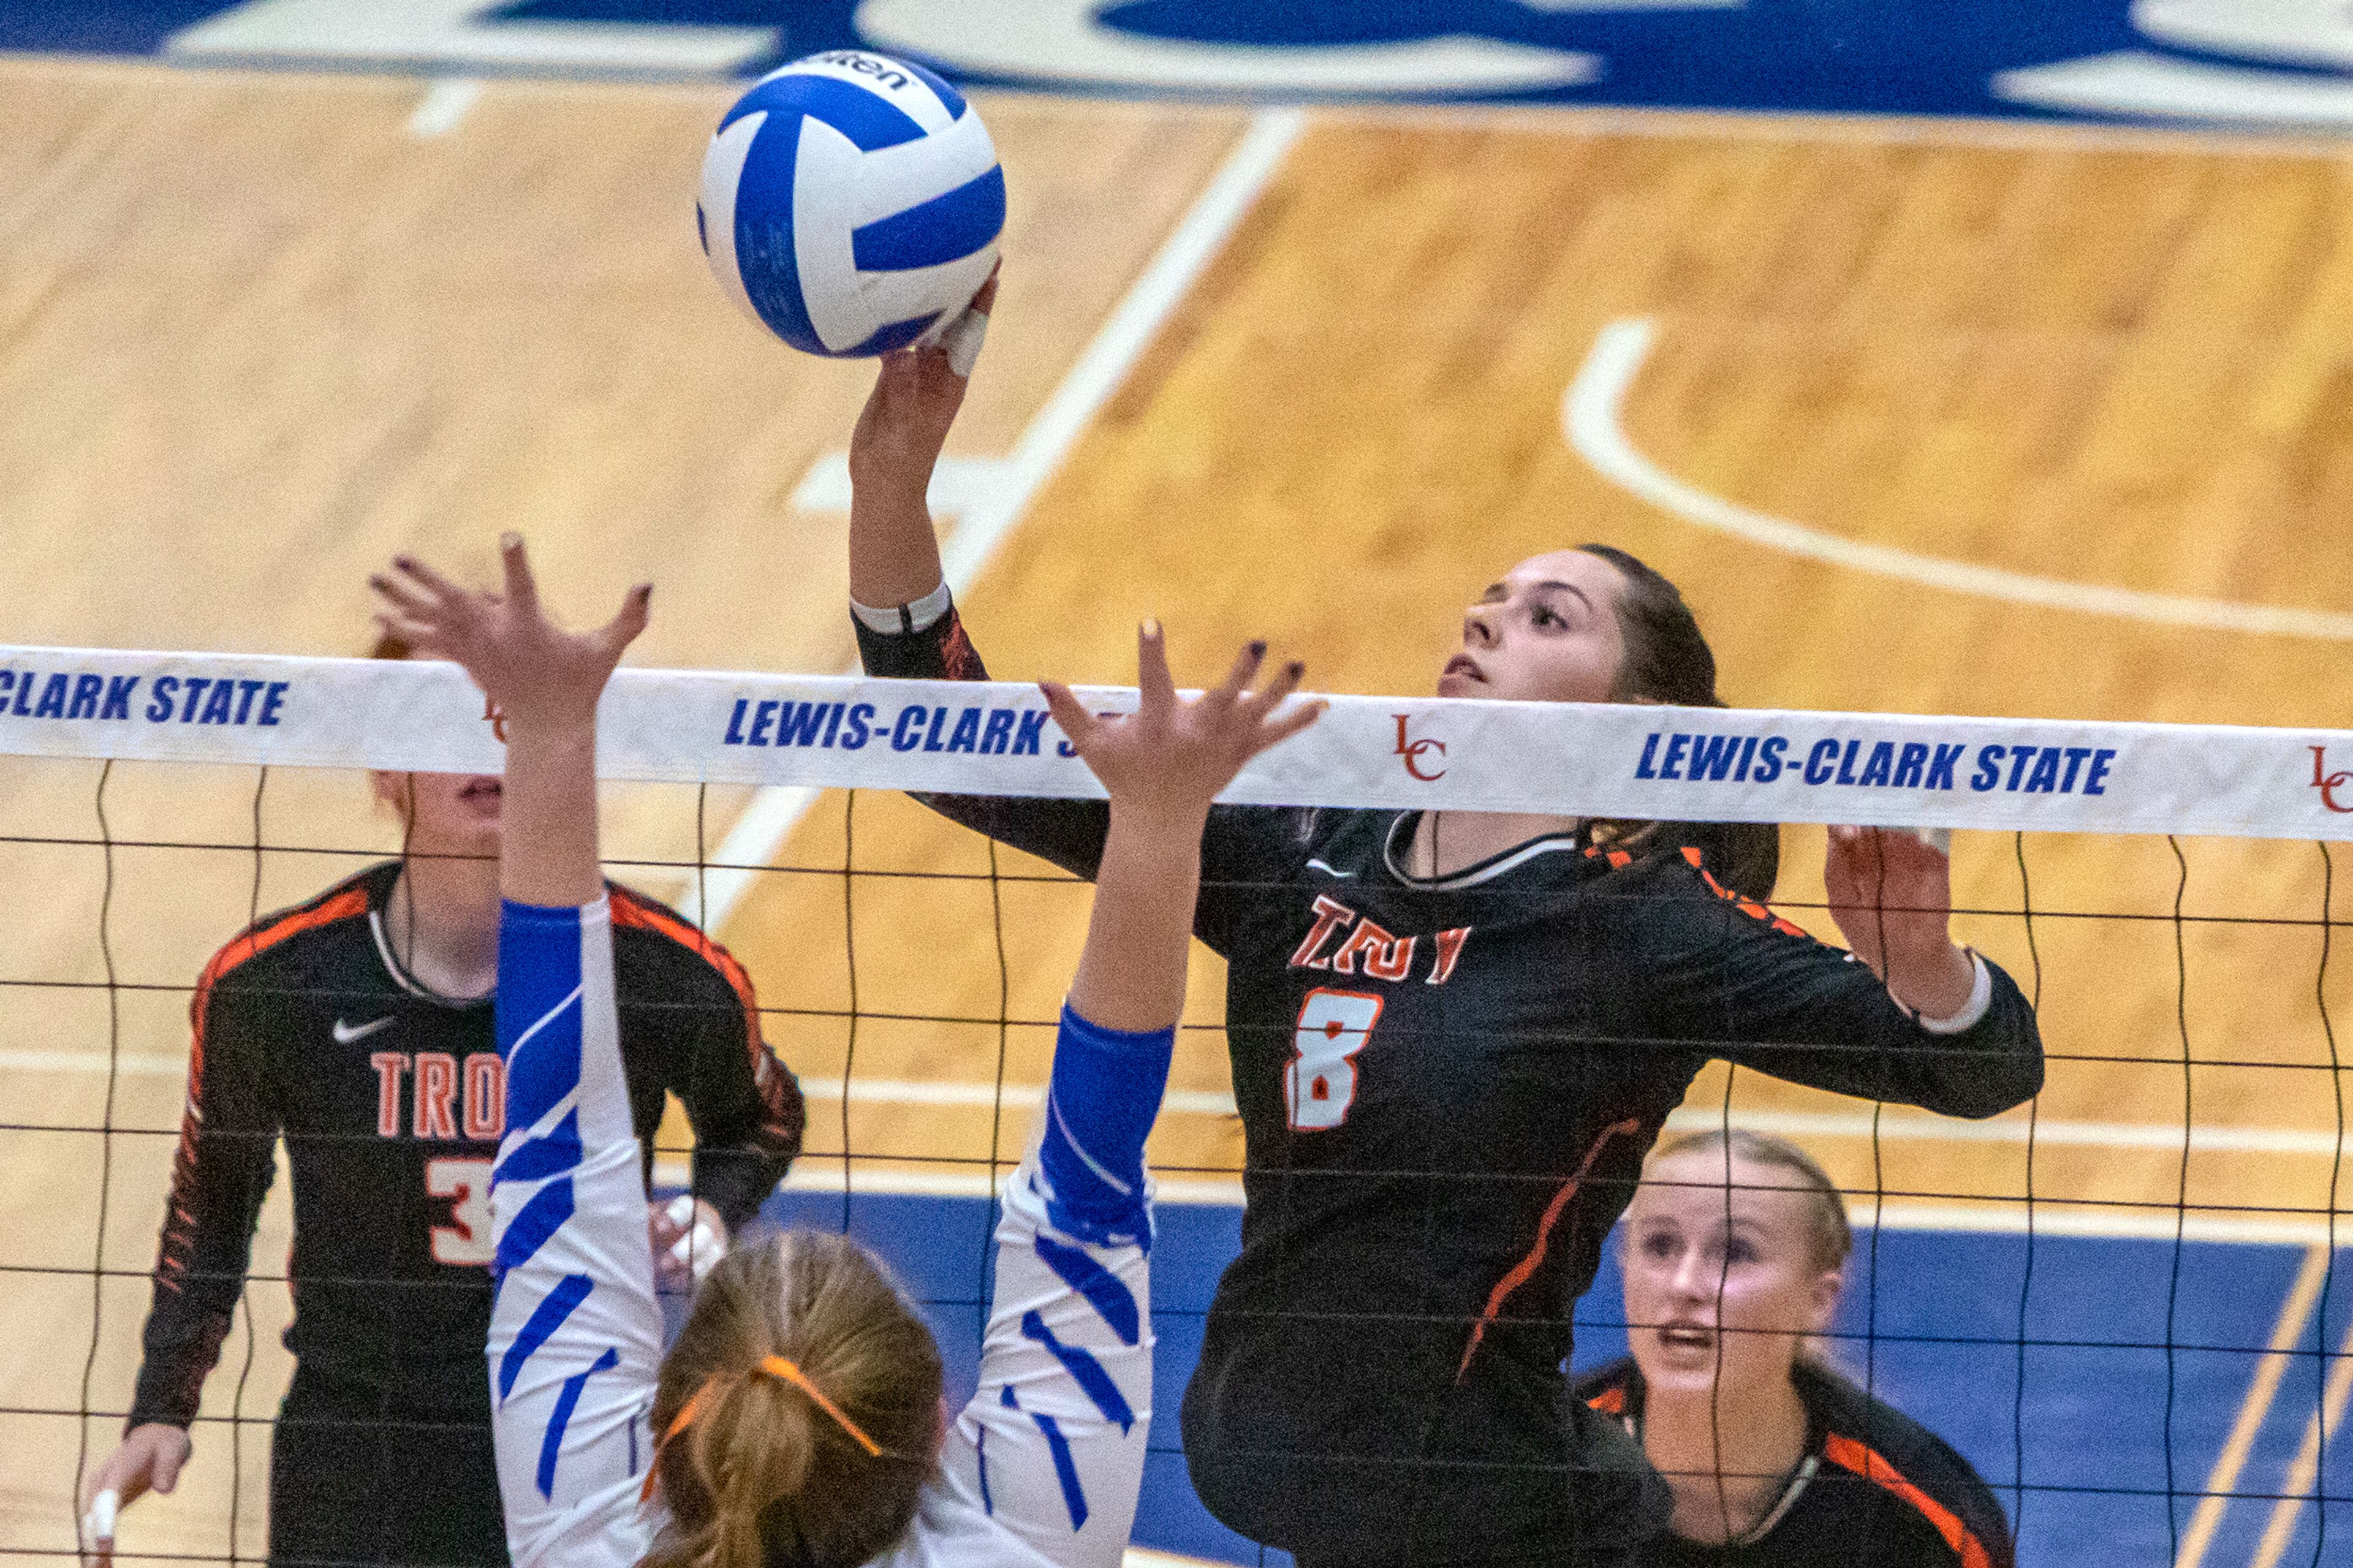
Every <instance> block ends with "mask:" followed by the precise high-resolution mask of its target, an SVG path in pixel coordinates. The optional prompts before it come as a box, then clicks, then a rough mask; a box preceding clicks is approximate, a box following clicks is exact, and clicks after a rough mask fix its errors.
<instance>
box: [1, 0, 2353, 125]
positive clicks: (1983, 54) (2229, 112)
mask: <svg viewBox="0 0 2353 1568" xmlns="http://www.w3.org/2000/svg"><path fill="white" fill-rule="evenodd" d="M852 44H862V45H866V46H869V47H875V48H880V49H884V50H893V51H898V52H902V53H905V54H911V55H915V56H918V57H921V58H925V59H928V60H930V61H933V62H935V63H936V64H938V65H939V66H940V67H942V68H944V69H945V70H946V71H947V72H948V73H950V74H951V75H953V76H955V77H958V78H961V79H965V80H971V81H981V82H999V83H1009V84H1018V85H1020V86H1023V87H1032V88H1050V89H1068V90H1071V91H1081V92H1125V93H1142V94H1153V95H1178V96H1204V97H1219V98H1234V97H1241V98H1249V99H1262V100H1318V99H1341V100H1366V99H1371V100H1466V99H1467V100H1522V101H1526V100H1535V101H1540V102H1549V103H1564V104H1593V105H1629V106H1641V107H1651V108H1677V109H1732V110H1759V111H1768V112H1770V111H1782V112H1826V113H1864V114H1947V115H2000V116H2010V117H2014V118H2035V119H2040V118H2051V117H2067V118H2074V117H2094V118H2100V119H2117V118H2122V119H2132V120H2144V121H2158V122H2174V123H2179V122H2192V121H2198V122H2206V123H2221V124H2235V125H2243V126H2293V127H2300V128H2306V129H2312V128H2321V129H2336V128H2353V12H2348V9H2347V7H2346V6H2345V5H2343V4H2342V3H2341V0H1978V4H1974V5H1970V4H1958V5H1918V4H1915V3H1913V0H1683V3H1681V4H1677V3H1675V0H1280V3H1274V0H1008V3H1005V4H995V5H990V4H981V3H979V0H817V3H809V0H802V3H799V4H789V3H787V0H670V3H664V0H524V3H521V4H508V5H497V4H485V3H483V0H409V3H408V4H406V5H399V6H391V5H381V4H377V3H375V0H246V3H245V4H242V5H219V4H216V3H206V0H145V3H144V4H133V5H114V6H106V7H82V8H76V7H71V6H64V5H39V4H29V3H20V0H0V48H5V49H49V50H66V51H89V52H100V53H132V54H157V55H163V56H165V57H167V58H181V59H185V60H188V61H189V62H191V63H198V62H201V63H204V64H207V65H220V64H232V63H237V64H250V65H259V66H271V67H280V68H286V67H298V68H299V67H314V68H344V69H363V70H399V71H416V72H427V73H435V74H461V75H463V74H470V75H484V74H493V73H500V72H526V73H533V74H549V75H587V76H660V77H681V76H686V77H693V76H712V77H733V76H745V75H752V74H756V73H757V72H759V71H761V70H763V69H765V68H769V67H771V66H774V65H776V63H778V62H780V61H782V60H785V59H789V58H795V57H797V56H799V55H803V54H807V53H811V52H813V51H816V50H818V49H824V48H831V47H843V46H847V45H852Z"/></svg>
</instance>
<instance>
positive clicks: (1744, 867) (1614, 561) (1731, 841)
mask: <svg viewBox="0 0 2353 1568" xmlns="http://www.w3.org/2000/svg"><path fill="white" fill-rule="evenodd" d="M1577 549H1578V550H1580V551H1582V552H1585V553H1586V554H1588V555H1597V556H1599V557H1600V558H1601V559H1602V560H1604V561H1607V562H1608V563H1609V564H1610V565H1612V566H1615V567H1616V568H1617V569H1618V574H1619V575H1620V576H1621V577H1623V578H1624V579H1625V580H1626V587H1625V590H1624V591H1623V592H1622V593H1620V595H1618V631H1619V636H1620V638H1621V640H1623V641H1624V643H1625V645H1626V662H1625V665H1624V667H1623V668H1620V670H1619V672H1618V690H1617V696H1618V698H1619V700H1621V701H1622V700H1628V699H1631V698H1638V697H1646V698H1649V699H1650V700H1651V701H1653V702H1665V703H1669V704H1672V705H1673V706H1675V707H1678V708H1722V707H1724V706H1725V701H1724V699H1723V698H1721V697H1718V696H1717V695H1716V694H1715V652H1714V650H1712V649H1711V648H1710V647H1708V646H1707V638H1706V637H1704V636H1703V635H1701V632H1700V629H1699V619H1698V617H1697V616H1694V615H1693V614H1692V612H1691V606H1690V605H1686V604H1685V603H1683V591H1682V590H1681V589H1679V588H1677V587H1676V586H1675V585H1674V584H1672V583H1670V582H1668V581H1667V580H1666V578H1664V577H1662V576H1661V575H1660V574H1658V573H1657V572H1655V571H1653V570H1651V568H1650V567H1649V566H1648V565H1646V564H1644V563H1642V562H1641V561H1640V560H1638V559H1637V558H1635V557H1634V556H1632V555H1630V554H1628V553H1627V552H1625V551H1623V550H1620V549H1618V548H1617V547H1616V546H1614V545H1609V544H1580V545H1578V546H1577ZM1620 826H1631V825H1620ZM1641 831H1642V833H1643V837H1645V838H1647V839H1648V840H1649V841H1650V842H1651V843H1654V844H1657V845H1659V846H1660V847H1681V846H1683V845H1689V846H1690V847H1693V848H1694V849H1697V850H1698V851H1699V853H1700V858H1701V859H1702V860H1703V861H1704V862H1705V863H1706V865H1707V868H1708V869H1709V870H1710V871H1712V872H1714V873H1715V879H1716V880H1718V881H1720V882H1722V883H1723V884H1724V885H1725V887H1727V888H1730V889H1732V890H1733V891H1734V892H1736V893H1740V894H1743V895H1745V896H1746V897H1748V898H1752V899H1756V900H1760V901H1761V900H1766V899H1769V898H1771V897H1772V896H1773V884H1774V882H1775V881H1776V880H1778V879H1779V877H1780V872H1781V829H1780V827H1779V826H1778V824H1775V823H1770V822H1672V823H1657V824H1651V825H1645V826H1644V828H1643V829H1642V830H1641Z"/></svg>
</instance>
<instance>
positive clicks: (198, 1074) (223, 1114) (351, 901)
mask: <svg viewBox="0 0 2353 1568" xmlns="http://www.w3.org/2000/svg"><path fill="white" fill-rule="evenodd" d="M367 903H368V900H367V893H366V890H365V889H363V888H360V887H356V886H353V885H350V884H344V885H342V886H339V887H336V888H333V889H329V890H328V891H327V892H326V893H324V894H322V895H321V896H320V897H319V898H317V899H314V900H311V902H309V903H307V904H303V905H301V906H300V907H298V908H296V909H293V910H287V911H285V912H283V913H280V914H276V915H272V916H270V917H269V918H268V919H266V920H263V921H259V922H258V923H257V924H255V925H254V926H252V927H251V928H249V929H248V930H247V931H243V932H241V933H239V934H238V935H237V938H236V939H235V940H233V941H232V942H229V943H228V944H227V946H225V947H223V948H222V949H221V950H220V951H219V952H216V953H215V954H214V955H213V958H212V962H210V963H207V964H206V965H205V967H204V971H203V973H201V974H199V975H198V976H197V978H196V986H195V994H194V995H193V996H192V997H191V998H190V1001H189V1022H190V1037H189V1048H188V1096H187V1101H186V1104H185V1107H184V1109H183V1110H182V1112H181V1118H180V1141H179V1146H178V1148H177V1150H176V1151H175V1152H174V1155H173V1158H172V1182H171V1188H170V1192H169V1194H168V1195H167V1196H166V1198H165V1200H164V1225H163V1231H162V1234H161V1236H160V1237H159V1238H158V1240H157V1245H156V1256H155V1273H154V1292H153V1300H152V1303H151V1305H150V1307H149V1310H148V1314H147V1324H146V1328H145V1330H144V1331H143V1334H142V1342H143V1352H144V1353H143V1356H142V1362H141V1364H140V1369H139V1381H138V1385H137V1391H136V1393H135V1394H133V1396H132V1411H131V1418H130V1425H132V1426H139V1425H142V1424H143V1423H146V1422H164V1423H168V1424H170V1425H173V1426H186V1425H187V1424H188V1423H189V1422H190V1421H191V1420H193V1419H195V1414H196V1406H197V1405H198V1403H199V1400H200V1398H201V1396H202V1394H203V1390H204V1382H205V1378H206V1375H208V1374H209V1373H211V1371H212V1369H213V1367H214V1365H215V1363H217V1362H218V1361H219V1359H220V1345H221V1341H222V1339H223V1338H224V1337H225V1336H226V1335H227V1332H228V1326H229V1317H230V1313H231V1311H232V1310H234V1309H235V1307H236V1304H237V1297H238V1295H239V1293H240V1292H241V1291H242V1290H243V1289H244V1285H245V1272H246V1267H247V1261H248V1255H249V1254H250V1251H251V1248H252V1243H253V1227H254V1222H255V1220H256V1219H257V1218H258V1216H259V1214H260V1211H261V1203H262V1199H263V1198H264V1197H266V1196H267V1195H268V1194H269V1184H270V1181H271V1178H272V1177H273V1175H274V1174H275V1173H276V1157H275V1156H276V1144H277V1139H278V1133H279V1118H278V1111H277V1108H276V1105H275V1102H274V1099H273V1096H272V1095H271V1093H270V1089H269V1050H270V1048H271V1040H272V1036H273V1032H275V1031H276V1029H277V1026H276V1023H275V1017H276V1014H277V1012H278V1011H279V1008H280V998H279V996H278V995H277V994H273V992H272V991H271V989H270V988H269V986H268V984H241V983H242V982H245V981H247V980H248V979H249V978H251V977H252V976H253V975H254V974H255V973H256V969H257V967H258V966H259V965H260V963H261V961H263V960H264V955H266V954H268V953H269V952H270V951H271V950H272V949H274V948H277V947H279V946H280V944H282V943H284V942H287V941H289V940H290V939H291V938H294V937H297V936H300V935H301V934H302V933H303V932H305V931H315V930H318V929H321V928H322V927H326V926H330V925H332V924H334V923H335V922H336V921H345V920H353V919H364V918H365V917H366V914H367Z"/></svg>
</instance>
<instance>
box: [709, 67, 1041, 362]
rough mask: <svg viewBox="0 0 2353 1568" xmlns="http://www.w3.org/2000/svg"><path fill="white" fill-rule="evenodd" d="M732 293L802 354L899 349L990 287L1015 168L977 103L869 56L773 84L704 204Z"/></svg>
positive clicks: (742, 116)
mask: <svg viewBox="0 0 2353 1568" xmlns="http://www.w3.org/2000/svg"><path fill="white" fill-rule="evenodd" d="M695 218H696V221H697V223H698V225H699V226H701V228H702V248H703V252H704V254H705V255H707V256H709V257H710V258H711V270H712V272H713V273H715V274H716V275H717V276H718V279H719V286H720V287H721V288H722V289H725V290H726V291H727V294H728V297H729V298H731V299H733V300H734V301H735V303H736V304H737V305H738V306H740V307H742V309H743V310H744V311H745V312H746V313H747V314H749V315H750V316H751V317H752V318H753V319H754V320H755V321H758V322H759V323H760V324H761V325H763V326H765V327H766V328H767V329H768V330H769V331H773V332H775V333H776V335H777V336H778V337H780V338H782V339H784V340H785V342H788V343H790V344H792V345H793V347H795V348H797V349H802V350H805V351H807V353H813V354H827V355H830V356H834V357H840V358H848V357H852V356H858V355H867V354H881V353H890V352H891V351H892V350H893V349H902V348H905V347H906V346H907V345H909V344H910V343H913V342H916V341H917V340H919V339H921V338H922V337H923V335H924V334H925V333H926V332H928V331H931V330H932V329H933V328H934V326H944V324H946V323H947V322H948V321H953V320H954V318H955V316H957V315H959V314H961V313H962V311H963V310H964V308H965V306H966V305H967V304H969V303H970V302H971V300H972V297H973V296H974V295H975V294H976V293H977V292H979V290H980V286H981V285H982V284H983V283H985V282H987V279H988V274H989V271H990V269H991V268H994V267H995V266H996V265H997V239H998V237H999V236H1000V235H1002V234H1003V233H1004V231H1005V172H1004V170H1003V169H1001V168H1000V167H998V165H997V148H996V146H995V145H994V144H993V143H992V142H990V141H989V139H988V132H987V128H986V127H984V126H983V125H982V124H981V122H980V116H979V115H978V114H977V113H976V112H974V110H973V109H972V106H971V105H970V104H968V103H966V102H965V100H964V95H963V94H961V93H959V92H957V91H956V89H954V88H952V87H950V86H949V85H948V84H947V83H946V82H944V81H943V80H941V79H939V78H938V77H937V76H934V74H933V73H932V72H930V71H927V70H925V69H923V68H922V67H921V66H916V65H910V64H908V63H907V62H905V61H903V60H894V59H892V58H888V57H887V56H883V55H875V54H868V53H866V52H865V51H863V50H860V49H836V50H834V51H832V52H830V53H828V54H822V55H812V56H810V57H809V58H807V59H805V60H797V61H795V62H794V63H793V64H791V65H788V66H786V67H785V68H784V69H782V70H779V71H776V72H774V73H772V74H771V75H768V76H766V77H764V78H762V79H760V81H759V82H758V83H757V84H756V85H754V87H753V89H752V90H751V91H749V92H747V93H745V94H744V96H743V97H742V98H740V99H738V100H736V101H735V107H734V108H733V109H730V110H728V111H727V117H726V118H725V119H724V120H722V121H720V122H719V131H718V133H717V134H716V135H714V136H712V139H711V147H710V150H709V151H708V152H706V153H704V154H703V158H702V200H701V201H699V202H698V203H696V204H695Z"/></svg>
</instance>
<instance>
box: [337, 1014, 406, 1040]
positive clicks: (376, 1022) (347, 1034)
mask: <svg viewBox="0 0 2353 1568" xmlns="http://www.w3.org/2000/svg"><path fill="white" fill-rule="evenodd" d="M396 1016H398V1015H392V1016H386V1017H382V1018H371V1019H370V1020H368V1021H367V1022H366V1023H364V1024H346V1023H344V1022H343V1020H342V1019H341V1018H338V1019H336V1020H335V1044H337V1045H339V1046H348V1045H350V1044H351V1043H352V1042H353V1040H364V1039H366V1038H367V1037H369V1036H370V1035H373V1034H375V1032H376V1031H377V1030H378V1029H382V1028H387V1027H389V1026H391V1024H392V1022H393V1019H394V1018H395V1017H396Z"/></svg>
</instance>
